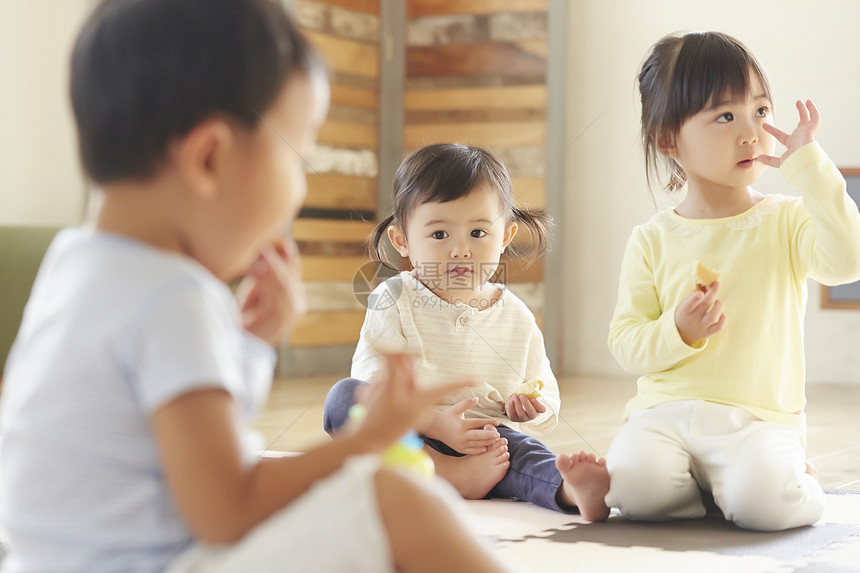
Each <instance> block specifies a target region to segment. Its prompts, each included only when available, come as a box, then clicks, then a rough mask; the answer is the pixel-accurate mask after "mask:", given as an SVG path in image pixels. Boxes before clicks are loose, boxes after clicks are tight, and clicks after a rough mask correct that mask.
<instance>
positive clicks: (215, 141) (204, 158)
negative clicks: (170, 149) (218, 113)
mask: <svg viewBox="0 0 860 573" xmlns="http://www.w3.org/2000/svg"><path fill="white" fill-rule="evenodd" d="M234 144H235V136H234V134H233V130H232V129H231V127H230V126H229V125H228V124H227V123H226V122H225V121H223V120H219V119H209V120H206V121H204V122H202V123H199V124H198V125H196V126H194V128H192V129H191V131H189V132H188V133H187V134H186V135H184V136H182V137H181V138H180V139H179V140H178V141H176V143H175V148H174V159H175V161H176V166H177V168H178V170H179V174H180V177H181V178H182V180H183V182H184V183H185V185H186V188H187V189H188V191H190V192H191V193H192V194H194V195H196V196H198V197H200V198H203V199H210V198H212V197H215V196H216V195H218V193H219V190H220V188H221V178H222V176H223V174H224V169H225V168H226V166H227V154H228V153H229V152H230V151H231V149H232V148H233V147H234Z"/></svg>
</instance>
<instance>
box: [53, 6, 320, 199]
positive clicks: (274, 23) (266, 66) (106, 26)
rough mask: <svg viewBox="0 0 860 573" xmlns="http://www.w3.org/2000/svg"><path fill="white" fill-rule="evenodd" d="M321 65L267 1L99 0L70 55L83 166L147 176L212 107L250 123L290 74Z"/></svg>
mask: <svg viewBox="0 0 860 573" xmlns="http://www.w3.org/2000/svg"><path fill="white" fill-rule="evenodd" d="M322 66H323V64H322V59H321V58H320V57H319V56H318V54H317V53H316V51H315V50H314V49H313V48H312V47H311V46H310V44H309V43H308V41H307V40H306V39H305V37H304V36H302V34H301V33H300V32H299V30H298V28H297V27H296V25H295V23H294V22H293V21H292V19H291V18H290V17H289V16H288V15H287V14H286V13H285V12H284V10H283V9H282V8H281V7H280V5H279V4H278V3H277V2H275V1H274V0H105V1H103V2H102V3H101V4H99V6H98V7H97V8H96V9H95V10H94V12H93V13H92V15H91V16H90V17H89V18H88V20H87V22H86V23H85V24H84V26H83V28H82V29H81V32H80V33H79V35H78V38H77V41H76V42H75V46H74V50H73V52H72V60H71V82H70V88H71V99H72V108H73V110H74V114H75V120H76V122H77V127H78V142H79V148H80V156H81V162H82V164H83V168H84V170H85V171H86V173H87V174H88V175H89V177H91V178H92V179H93V180H94V181H95V182H97V183H104V182H108V181H112V180H117V179H146V178H149V177H151V176H152V175H154V174H155V171H156V169H157V168H158V166H159V163H160V162H161V161H162V160H163V159H164V154H165V152H166V150H167V145H168V143H169V142H170V140H171V139H173V138H175V137H180V136H182V135H184V134H186V133H188V132H189V131H190V130H191V129H192V128H193V127H194V126H195V125H197V124H199V123H200V122H201V121H203V120H205V119H207V118H208V117H211V116H213V115H216V114H222V115H225V116H227V117H230V118H232V119H234V120H236V121H238V122H239V124H240V125H242V126H244V127H247V128H248V129H252V128H254V127H255V126H256V125H257V123H258V121H259V118H260V114H262V113H263V112H265V111H266V110H267V109H268V108H269V106H270V105H271V104H272V103H273V102H274V100H275V99H276V98H277V96H278V94H279V93H280V92H281V90H282V89H283V87H284V85H285V83H286V81H287V78H288V77H289V76H290V75H291V74H292V73H293V72H294V71H303V72H306V73H311V71H312V70H315V69H317V68H318V67H319V68H320V69H322Z"/></svg>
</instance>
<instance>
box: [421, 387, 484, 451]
mask: <svg viewBox="0 0 860 573" xmlns="http://www.w3.org/2000/svg"><path fill="white" fill-rule="evenodd" d="M477 401H478V399H477V398H466V399H465V400H461V401H460V402H457V403H456V404H454V405H453V406H450V407H448V408H447V409H446V410H444V411H442V412H438V413H436V415H435V416H434V417H433V420H432V422H431V423H430V424H428V425H427V426H426V427H423V428H420V430H421V433H422V434H424V435H425V436H427V437H430V438H433V439H436V440H441V441H443V442H445V444H447V445H448V446H450V447H452V448H454V449H455V450H457V451H458V452H460V453H461V454H483V453H484V452H486V451H487V450H488V449H489V448H490V446H492V445H493V444H495V443H496V440H498V439H499V432H498V430H496V426H498V425H499V422H498V420H487V419H481V418H472V419H466V416H465V413H466V411H467V410H468V409H469V408H471V407H472V406H474V405H475V404H476V403H477Z"/></svg>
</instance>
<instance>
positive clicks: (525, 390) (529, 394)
mask: <svg viewBox="0 0 860 573" xmlns="http://www.w3.org/2000/svg"><path fill="white" fill-rule="evenodd" d="M543 387H544V383H543V380H541V379H540V378H532V379H530V380H526V381H525V382H523V383H522V384H520V385H519V386H517V389H516V390H514V394H522V395H523V396H525V397H526V398H540V391H541V390H543Z"/></svg>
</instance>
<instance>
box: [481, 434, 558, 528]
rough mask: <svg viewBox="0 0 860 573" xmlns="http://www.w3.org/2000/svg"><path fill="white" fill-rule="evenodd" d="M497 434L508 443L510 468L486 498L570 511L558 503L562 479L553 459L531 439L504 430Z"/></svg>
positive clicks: (549, 451)
mask: <svg viewBox="0 0 860 573" xmlns="http://www.w3.org/2000/svg"><path fill="white" fill-rule="evenodd" d="M497 430H498V431H499V435H501V436H502V437H503V438H505V439H507V441H508V453H509V454H510V464H511V465H510V467H509V468H508V471H507V472H506V473H505V476H504V477H503V478H502V479H501V480H500V481H499V483H497V484H496V486H495V487H494V488H493V489H491V490H490V493H489V495H488V497H503V498H515V499H522V500H525V501H530V502H532V503H534V504H537V505H539V506H541V507H545V508H547V509H552V510H555V511H569V510H570V508H562V507H561V505H560V504H559V500H558V499H557V494H558V490H559V487H560V486H561V482H562V477H561V474H560V473H559V471H558V468H556V466H555V460H556V455H555V454H554V453H553V452H552V451H551V450H550V449H549V448H547V447H546V446H545V445H544V443H543V442H541V441H540V440H538V439H537V438H535V437H533V436H529V435H528V434H524V433H522V432H517V431H516V430H512V429H511V428H507V427H505V426H499V427H498V428H497Z"/></svg>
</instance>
